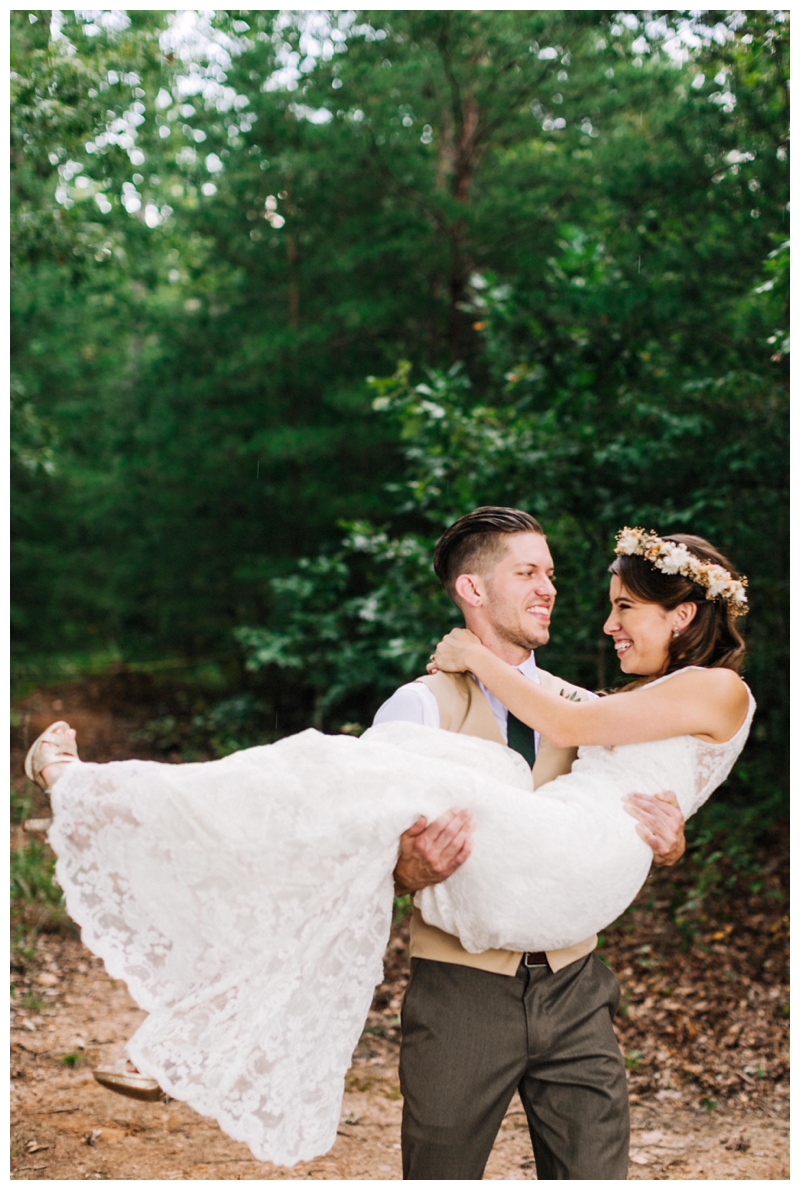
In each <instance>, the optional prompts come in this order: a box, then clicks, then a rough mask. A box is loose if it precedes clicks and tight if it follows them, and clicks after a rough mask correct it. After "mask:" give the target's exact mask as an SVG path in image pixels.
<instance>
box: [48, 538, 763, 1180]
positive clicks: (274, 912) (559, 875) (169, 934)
mask: <svg viewBox="0 0 800 1190" xmlns="http://www.w3.org/2000/svg"><path fill="white" fill-rule="evenodd" d="M616 553H617V558H616V560H615V561H614V563H613V564H612V566H611V568H610V569H611V589H610V598H611V606H612V610H611V615H610V616H609V619H608V621H607V622H606V625H605V631H606V632H608V633H609V634H610V635H612V636H613V638H614V644H615V648H616V651H617V653H618V656H619V658H620V664H621V666H622V669H623V672H625V673H628V674H632V675H637V677H636V679H635V680H634V681H632V682H631V683H629V685H628V686H626V687H625V688H624V690H623V691H622V692H620V693H618V694H616V695H614V696H613V697H608V698H601V699H596V700H593V701H591V702H583V703H574V702H571V701H569V700H567V699H565V698H559V697H557V696H555V695H552V694H549V693H547V692H546V691H544V690H542V689H540V688H539V687H536V686H534V685H532V684H531V683H530V682H528V681H527V680H526V679H524V678H523V677H522V676H521V675H520V674H518V673H517V671H516V670H515V669H514V668H513V667H511V666H509V665H506V664H505V663H504V662H502V661H500V660H499V658H497V657H496V656H494V655H493V654H492V653H490V652H489V651H488V650H487V649H485V648H484V647H483V646H482V645H481V643H480V641H479V640H478V638H477V637H475V636H473V635H472V633H470V632H468V631H466V630H465V629H457V630H455V631H454V632H452V633H450V634H448V636H447V637H445V639H444V640H443V641H442V642H441V643H440V644H439V646H438V647H437V650H436V653H435V655H434V658H433V662H432V664H433V666H434V667H437V668H440V669H443V670H447V671H451V672H460V671H466V670H468V671H470V672H472V673H473V674H474V675H475V676H476V677H477V678H479V679H480V681H481V682H482V683H483V684H484V685H485V686H486V687H488V689H489V690H491V691H492V692H493V693H494V694H496V695H497V696H498V697H499V698H500V699H501V701H502V702H503V704H504V705H506V706H507V707H509V709H510V710H511V711H512V712H513V713H514V714H515V715H516V716H517V717H518V718H519V719H520V720H522V721H523V722H524V723H527V724H529V725H531V726H535V727H536V729H538V730H541V731H543V732H544V733H546V735H547V736H548V738H550V739H551V740H552V741H553V742H554V743H556V744H564V745H569V744H579V745H581V747H580V750H579V759H578V760H577V761H576V763H575V764H574V766H573V770H572V772H571V773H569V774H568V775H566V776H562V777H558V778H557V779H556V780H554V781H552V782H550V783H549V784H548V785H546V786H544V787H542V788H541V789H538V790H536V792H534V791H533V789H532V782H531V771H530V768H529V767H528V765H527V764H526V762H525V761H524V760H523V759H522V758H521V757H520V756H519V755H518V754H517V753H515V752H512V751H511V750H510V749H508V748H505V747H501V746H500V745H499V744H495V743H492V742H490V741H485V740H481V739H478V738H473V737H469V736H464V735H458V736H457V735H455V734H453V733H450V732H447V731H441V730H436V729H432V728H429V727H423V726H420V725H417V724H410V723H398V722H395V723H386V724H381V725H378V726H375V727H372V728H370V729H369V730H368V731H367V732H365V733H364V735H363V736H362V737H361V738H359V739H354V738H352V737H349V736H325V735H322V734H320V733H319V732H316V731H313V730H309V731H305V732H301V733H300V734H299V735H296V736H293V737H290V738H288V739H285V740H281V741H279V742H278V743H276V744H272V745H267V746H264V747H258V748H249V749H246V750H244V751H242V752H239V753H237V754H235V755H233V756H229V757H226V758H225V759H224V760H218V761H212V762H210V763H205V764H185V765H180V766H175V765H164V764H156V763H153V762H148V761H138V760H131V761H124V762H115V763H111V764H87V763H82V762H78V758H77V748H76V746H75V733H74V731H72V729H70V728H69V727H68V725H67V724H65V723H58V724H54V725H52V727H51V728H49V729H48V731H47V732H45V733H44V734H43V735H42V736H41V737H40V738H39V740H37V742H36V743H35V744H34V746H33V748H32V749H31V752H30V753H29V756H28V759H27V761H26V771H27V772H28V775H29V776H30V777H31V778H32V779H35V780H37V781H38V782H39V783H40V784H41V785H42V787H43V788H48V789H50V790H51V795H52V802H53V812H54V820H53V825H52V827H51V829H50V833H49V841H50V843H51V845H52V847H53V849H54V850H55V852H56V855H57V857H58V860H57V866H56V876H57V879H58V881H59V883H60V884H61V886H62V888H63V889H64V892H65V896H66V904H67V910H68V912H69V914H70V916H71V917H72V918H73V919H74V920H75V921H77V922H78V923H79V924H80V925H81V927H82V937H83V940H84V942H85V943H86V945H87V946H88V947H89V948H90V949H91V950H93V951H94V952H95V954H98V955H100V956H101V957H102V958H103V960H104V961H105V965H106V968H107V970H108V972H109V974H110V975H112V976H113V977H115V978H120V979H124V980H125V981H126V982H127V985H128V987H129V989H130V991H131V993H132V995H133V996H134V998H135V1000H136V1001H137V1003H138V1004H139V1005H140V1006H141V1007H142V1008H144V1009H145V1010H146V1011H147V1012H148V1013H149V1015H148V1017H147V1019H146V1020H145V1021H144V1023H143V1024H142V1026H141V1027H140V1028H139V1030H138V1031H137V1033H136V1034H135V1035H134V1036H133V1038H131V1040H130V1041H129V1043H128V1045H127V1052H128V1054H129V1056H130V1058H131V1059H132V1061H133V1062H134V1063H135V1064H136V1067H137V1068H138V1070H139V1071H141V1072H142V1073H143V1075H144V1076H149V1077H150V1078H151V1079H155V1080H157V1082H158V1084H159V1085H160V1086H161V1087H162V1088H163V1089H164V1090H165V1091H166V1092H167V1093H168V1094H170V1095H172V1096H174V1097H176V1098H179V1099H181V1100H183V1101H185V1102H186V1103H188V1104H190V1105H191V1106H192V1107H193V1108H195V1110H197V1111H199V1112H200V1113H201V1114H204V1115H208V1116H212V1117H213V1118H214V1119H216V1120H217V1121H218V1122H219V1124H220V1125H221V1126H222V1128H223V1129H224V1130H225V1131H226V1132H227V1133H228V1134H229V1135H231V1136H232V1137H234V1138H235V1139H237V1140H241V1141H244V1142H245V1143H247V1144H248V1145H249V1146H250V1148H251V1150H252V1152H253V1153H254V1155H255V1156H256V1157H257V1158H258V1159H259V1160H262V1161H272V1162H276V1163H279V1164H285V1165H292V1164H294V1163H296V1162H297V1161H301V1160H308V1159H310V1158H312V1157H314V1156H317V1155H319V1154H320V1153H323V1152H326V1151H327V1150H328V1149H329V1148H330V1147H331V1145H332V1144H333V1142H334V1140H335V1136H336V1127H337V1123H338V1120H339V1115H340V1107H341V1096H342V1090H343V1084H344V1075H345V1072H346V1070H347V1069H348V1066H349V1064H350V1060H351V1056H352V1052H353V1049H354V1047H355V1045H356V1042H357V1041H358V1038H359V1035H360V1032H361V1028H362V1026H363V1022H364V1019H365V1017H366V1015H367V1012H368V1010H369V1007H370V1002H371V997H372V992H373V988H374V986H375V984H376V983H378V982H379V981H380V980H381V978H382V966H381V959H382V955H383V952H384V948H385V944H386V940H387V937H388V933H389V926H390V918H391V910H392V872H393V869H394V867H395V864H396V862H397V852H398V838H399V836H400V835H401V834H402V833H403V832H404V831H406V830H407V829H408V828H409V826H410V825H411V824H412V823H413V822H415V821H416V820H417V819H418V818H419V816H420V815H425V816H427V817H428V819H429V820H432V819H434V818H435V817H436V816H437V815H439V814H441V813H442V811H444V810H445V809H446V808H447V807H449V806H451V805H452V804H453V803H454V801H457V802H458V804H459V805H461V806H464V807H465V808H467V809H470V810H472V812H473V814H474V818H475V821H476V830H475V836H474V838H475V843H474V849H473V852H472V855H471V856H470V859H469V861H468V862H467V863H465V864H464V865H462V867H460V868H459V869H458V870H457V871H456V872H455V873H454V874H453V875H452V876H450V877H449V879H447V880H445V881H443V882H442V883H440V884H436V885H432V886H430V887H428V888H425V889H424V890H422V891H421V892H419V893H417V894H416V898H415V903H416V904H417V907H418V909H419V910H420V912H421V913H422V916H423V918H424V919H425V920H426V921H427V922H428V923H430V924H432V925H435V926H439V927H440V928H441V929H443V930H445V931H446V932H448V933H450V934H454V935H456V936H458V937H459V938H460V940H461V942H462V944H463V946H464V947H465V948H466V949H467V950H468V951H471V952H473V953H479V952H481V951H484V950H487V949H490V948H498V949H507V950H512V951H540V950H553V949H558V948H560V947H565V946H569V945H571V944H573V943H575V942H576V941H578V940H580V939H582V938H585V937H587V935H590V934H592V933H594V932H596V931H597V930H599V929H601V928H603V927H604V926H606V925H608V924H609V923H610V922H611V921H613V920H614V919H615V918H616V917H617V916H618V915H619V914H620V913H621V912H622V911H623V910H624V909H625V908H626V906H627V905H628V904H630V902H631V901H632V900H633V898H634V897H635V895H636V893H637V892H638V890H639V888H640V887H641V885H642V883H643V882H644V880H645V878H646V876H647V873H648V870H649V866H650V861H651V858H652V854H651V851H650V848H649V847H648V846H647V844H646V843H645V842H644V841H643V840H642V839H641V838H640V837H639V835H638V834H637V833H636V830H635V827H634V823H633V821H632V820H631V818H630V817H629V816H628V815H627V814H626V813H625V812H624V809H623V805H622V798H623V797H624V795H626V794H628V793H630V792H631V791H632V790H634V789H635V790H639V791H642V792H658V791H659V790H662V789H663V788H665V787H666V786H669V787H670V788H672V789H673V790H674V791H675V792H676V794H677V797H678V801H679V804H680V808H681V810H682V812H683V815H684V817H686V818H688V817H689V816H690V815H691V814H693V813H694V812H695V811H696V810H697V808H698V807H699V806H700V805H701V804H702V803H703V802H704V801H705V800H706V799H707V798H708V797H709V796H710V794H711V793H712V792H713V790H714V789H715V788H716V787H717V786H718V785H719V784H721V782H722V781H723V780H724V779H725V777H726V776H727V775H728V773H729V772H730V770H731V768H732V766H733V763H734V761H735V760H736V757H737V756H738V755H739V753H740V751H741V749H742V747H743V745H744V742H745V740H746V738H747V733H748V731H749V727H750V722H751V719H752V715H753V711H754V709H755V703H754V700H753V697H752V695H751V694H750V692H749V690H748V688H747V687H746V686H745V684H744V683H743V682H742V680H741V679H740V677H739V676H738V673H737V670H738V668H739V666H740V664H741V660H742V657H743V653H744V647H743V644H742V640H741V637H740V636H739V634H738V632H737V631H736V628H735V626H734V622H733V621H734V619H735V617H736V616H737V615H739V614H741V613H742V612H743V611H744V610H746V602H747V601H746V596H745V593H744V581H743V580H740V579H738V578H737V577H735V575H734V574H732V573H731V570H730V569H728V568H726V566H724V565H722V562H724V559H721V555H719V554H718V553H717V551H716V550H714V549H713V547H711V546H709V545H708V543H707V542H704V541H703V540H702V539H701V538H696V537H691V538H690V537H681V538H680V540H678V539H675V538H673V539H666V540H665V539H661V538H658V537H656V536H655V535H654V534H647V533H645V532H644V531H643V530H638V529H636V530H631V529H624V530H622V531H621V532H620V534H618V541H617V549H616ZM509 828H511V829H509Z"/></svg>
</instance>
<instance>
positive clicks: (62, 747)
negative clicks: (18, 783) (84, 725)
mask: <svg viewBox="0 0 800 1190" xmlns="http://www.w3.org/2000/svg"><path fill="white" fill-rule="evenodd" d="M57 727H66V728H68V727H69V724H68V723H67V722H66V721H65V720H64V719H59V720H58V721H57V722H56V723H51V724H50V726H49V727H48V728H47V730H46V731H43V732H42V734H41V735H40V736H39V737H38V739H36V740H34V742H33V744H32V745H31V747H30V748H29V749H28V755H27V756H26V757H25V776H26V777H27V778H28V780H29V781H33V782H34V784H36V785H38V786H39V788H40V789H44V790H45V792H46V791H47V786H46V785H45V783H44V781H43V779H42V769H43V768H46V766H47V765H48V764H55V763H58V762H59V761H74V760H78V759H79V757H78V745H77V744H76V743H75V740H70V739H67V740H63V739H61V738H59V737H57V736H54V735H53V732H54V730H55V728H57ZM44 745H48V746H49V747H48V751H47V752H46V753H45V750H44V747H43V746H44ZM50 748H57V749H58V751H57V752H55V754H53V752H52V751H51V750H50Z"/></svg>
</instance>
